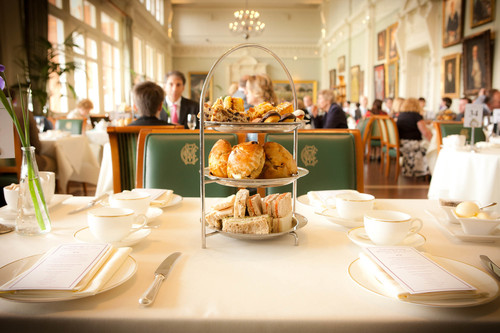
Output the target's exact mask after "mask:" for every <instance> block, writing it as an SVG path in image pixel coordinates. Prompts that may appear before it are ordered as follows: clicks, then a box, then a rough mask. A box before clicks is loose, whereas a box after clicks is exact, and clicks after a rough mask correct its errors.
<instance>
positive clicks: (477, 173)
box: [428, 148, 500, 213]
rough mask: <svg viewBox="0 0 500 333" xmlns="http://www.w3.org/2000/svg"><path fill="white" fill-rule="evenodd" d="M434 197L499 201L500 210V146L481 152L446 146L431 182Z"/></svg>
mask: <svg viewBox="0 0 500 333" xmlns="http://www.w3.org/2000/svg"><path fill="white" fill-rule="evenodd" d="M428 197H429V198H430V199H439V198H445V199H454V200H473V201H479V202H480V203H481V204H487V203H490V202H492V201H495V202H498V203H499V205H497V206H496V208H495V210H496V211H497V212H499V213H500V149H499V148H487V149H481V150H480V151H479V152H470V151H467V150H465V149H464V150H456V149H450V148H443V149H441V150H440V152H439V156H438V159H437V161H436V166H435V168H434V173H433V174H432V180H431V183H430V186H429V192H428Z"/></svg>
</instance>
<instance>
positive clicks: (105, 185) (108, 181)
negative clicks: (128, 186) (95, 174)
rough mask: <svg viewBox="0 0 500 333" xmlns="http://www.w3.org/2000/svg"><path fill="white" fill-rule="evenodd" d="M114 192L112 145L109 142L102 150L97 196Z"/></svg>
mask: <svg viewBox="0 0 500 333" xmlns="http://www.w3.org/2000/svg"><path fill="white" fill-rule="evenodd" d="M113 192H114V191H113V162H112V160H111V145H110V144H109V142H108V143H106V144H105V145H104V147H103V150H102V161H101V170H100V171H99V179H98V180H97V187H96V190H95V196H96V197H98V196H100V195H102V194H104V193H113Z"/></svg>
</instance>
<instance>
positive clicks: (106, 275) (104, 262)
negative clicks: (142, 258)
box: [10, 247, 132, 298]
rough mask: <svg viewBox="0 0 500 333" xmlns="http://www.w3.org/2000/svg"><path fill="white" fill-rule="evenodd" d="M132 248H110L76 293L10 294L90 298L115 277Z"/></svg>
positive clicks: (49, 291) (32, 292) (48, 291)
mask: <svg viewBox="0 0 500 333" xmlns="http://www.w3.org/2000/svg"><path fill="white" fill-rule="evenodd" d="M130 252H132V248H130V247H121V248H114V247H110V248H109V250H108V253H107V254H106V255H104V256H103V257H102V258H101V260H100V261H99V262H98V263H96V265H95V266H94V267H93V269H92V270H91V271H90V272H89V273H88V274H87V277H86V278H84V279H82V282H80V283H79V284H78V286H77V287H76V290H75V291H69V290H15V291H11V292H10V293H15V294H16V297H18V298H22V297H26V298H30V297H47V298H50V297H71V296H75V297H76V296H78V297H81V296H90V295H95V294H97V293H99V291H101V289H102V288H103V287H104V286H105V285H106V283H107V282H108V281H109V280H110V279H111V278H112V277H113V275H114V274H115V273H116V272H117V271H118V269H119V268H120V267H121V266H122V265H123V263H124V262H125V260H126V259H127V257H128V256H129V254H130Z"/></svg>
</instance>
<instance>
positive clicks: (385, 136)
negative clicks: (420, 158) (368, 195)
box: [374, 116, 401, 181]
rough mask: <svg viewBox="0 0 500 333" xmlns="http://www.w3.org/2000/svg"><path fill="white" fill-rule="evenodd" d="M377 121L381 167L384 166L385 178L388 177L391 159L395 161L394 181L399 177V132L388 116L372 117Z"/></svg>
mask: <svg viewBox="0 0 500 333" xmlns="http://www.w3.org/2000/svg"><path fill="white" fill-rule="evenodd" d="M374 118H375V119H377V120H378V122H379V126H380V130H381V131H380V132H381V134H382V140H381V148H382V165H384V164H385V177H386V178H387V177H389V171H390V167H391V158H393V159H394V160H395V162H396V163H395V177H394V178H395V180H396V181H397V180H398V177H399V156H401V152H400V144H399V132H398V127H397V126H396V122H395V121H394V119H392V118H391V117H389V116H374Z"/></svg>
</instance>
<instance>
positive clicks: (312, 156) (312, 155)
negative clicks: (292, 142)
mask: <svg viewBox="0 0 500 333" xmlns="http://www.w3.org/2000/svg"><path fill="white" fill-rule="evenodd" d="M317 152H318V148H316V146H307V145H306V146H304V148H303V149H302V151H301V152H300V159H301V160H302V163H304V165H305V166H315V165H316V164H317V163H318V159H317V158H316V153H317Z"/></svg>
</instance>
